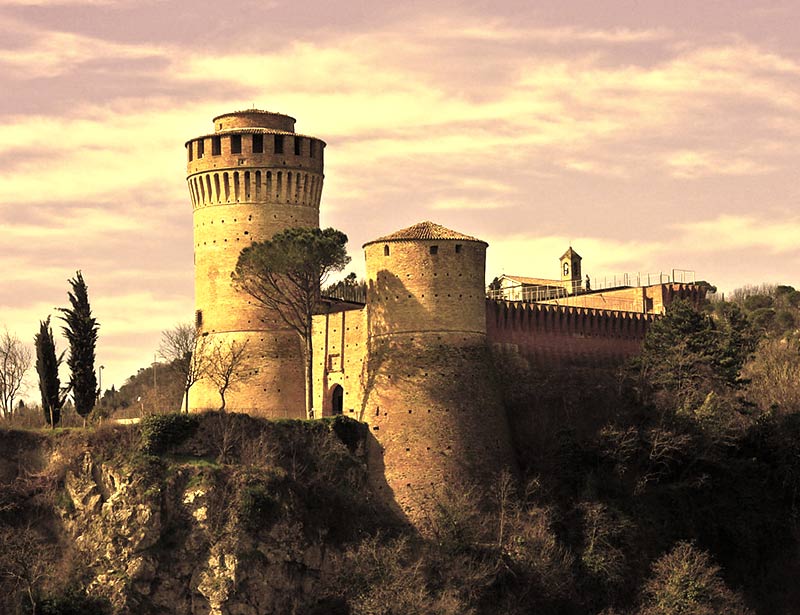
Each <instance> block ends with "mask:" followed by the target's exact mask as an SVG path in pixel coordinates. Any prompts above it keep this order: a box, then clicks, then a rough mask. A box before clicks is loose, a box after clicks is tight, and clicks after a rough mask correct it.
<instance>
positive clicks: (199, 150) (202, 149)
mask: <svg viewBox="0 0 800 615" xmlns="http://www.w3.org/2000/svg"><path fill="white" fill-rule="evenodd" d="M205 149H206V142H205V141H204V140H203V139H199V140H198V141H197V157H198V158H202V157H203V154H204V153H205Z"/></svg>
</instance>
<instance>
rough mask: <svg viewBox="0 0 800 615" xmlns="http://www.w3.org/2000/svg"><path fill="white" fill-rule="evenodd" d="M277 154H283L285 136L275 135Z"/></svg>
mask: <svg viewBox="0 0 800 615" xmlns="http://www.w3.org/2000/svg"><path fill="white" fill-rule="evenodd" d="M275 153H276V154H282V153H283V135H275Z"/></svg>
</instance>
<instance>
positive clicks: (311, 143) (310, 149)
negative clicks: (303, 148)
mask: <svg viewBox="0 0 800 615" xmlns="http://www.w3.org/2000/svg"><path fill="white" fill-rule="evenodd" d="M314 145H315V144H314V139H309V140H308V155H309V156H310V157H311V158H313V157H314V150H315V149H316V147H314Z"/></svg>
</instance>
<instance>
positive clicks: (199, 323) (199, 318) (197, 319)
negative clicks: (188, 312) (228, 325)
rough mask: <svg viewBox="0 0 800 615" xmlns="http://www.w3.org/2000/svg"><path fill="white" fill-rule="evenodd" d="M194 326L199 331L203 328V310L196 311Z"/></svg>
mask: <svg viewBox="0 0 800 615" xmlns="http://www.w3.org/2000/svg"><path fill="white" fill-rule="evenodd" d="M194 326H195V327H197V328H198V329H199V328H200V327H202V326H203V310H196V311H195V313H194Z"/></svg>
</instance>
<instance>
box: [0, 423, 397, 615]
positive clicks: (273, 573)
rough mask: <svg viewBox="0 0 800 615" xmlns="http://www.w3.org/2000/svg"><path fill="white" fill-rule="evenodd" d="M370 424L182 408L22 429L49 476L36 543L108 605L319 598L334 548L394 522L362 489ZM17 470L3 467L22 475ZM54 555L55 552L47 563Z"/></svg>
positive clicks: (252, 614)
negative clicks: (50, 547)
mask: <svg viewBox="0 0 800 615" xmlns="http://www.w3.org/2000/svg"><path fill="white" fill-rule="evenodd" d="M158 421H161V422H160V423H159V422H158ZM154 425H155V426H154ZM365 435H366V432H365V430H363V427H362V426H361V425H359V424H357V423H355V422H352V421H337V422H314V423H312V422H300V421H295V422H283V423H281V422H277V423H270V422H267V421H259V420H255V419H250V418H249V417H246V416H242V415H230V416H226V415H207V416H203V417H200V418H195V417H192V418H188V417H182V416H179V417H178V418H177V419H175V418H174V417H173V418H163V419H156V422H155V423H153V424H149V425H144V426H142V427H125V428H119V427H117V428H107V429H104V430H100V431H97V432H94V433H91V434H77V433H73V434H61V435H60V436H53V435H51V436H41V437H38V438H33V437H27V438H26V442H25V443H24V445H21V446H19V455H18V457H20V458H22V457H25V456H27V457H30V458H34V457H36V458H38V459H39V460H40V462H39V467H38V468H36V470H37V472H38V473H39V474H40V475H49V476H51V477H53V478H52V480H50V481H49V482H48V485H50V489H51V490H52V494H51V497H49V499H48V501H49V502H52V509H51V514H50V515H49V518H50V521H49V522H48V523H47V525H48V526H49V527H50V528H52V530H51V531H50V532H49V536H45V535H44V534H40V536H39V538H40V539H41V542H42V544H45V543H47V542H50V543H53V542H55V543H62V544H71V545H72V549H74V553H73V554H72V555H71V556H70V558H68V559H69V560H70V561H72V567H73V569H74V570H75V571H78V572H75V574H73V576H77V577H80V579H81V581H82V585H83V586H84V587H85V588H86V590H87V591H88V593H89V594H90V595H93V596H100V597H104V598H105V599H107V601H108V603H110V606H111V609H112V610H113V612H114V613H137V614H142V613H174V614H178V615H183V614H186V615H189V614H191V615H212V614H214V615H222V614H231V615H234V614H235V615H257V614H261V613H291V612H296V611H297V609H298V608H299V607H300V605H303V604H305V605H308V604H309V603H312V602H313V601H314V598H313V594H314V591H313V590H314V587H315V585H316V584H318V583H319V582H320V579H321V578H322V577H323V576H325V575H326V574H327V573H329V572H330V571H331V558H330V556H329V554H330V552H331V551H332V550H333V551H335V550H336V549H337V548H338V547H339V546H341V545H342V544H344V543H346V542H347V541H348V540H350V539H351V538H353V537H356V536H358V535H361V534H363V533H364V532H366V531H370V532H371V531H373V530H374V529H375V524H376V523H377V524H382V523H386V522H387V521H388V522H389V525H391V523H392V521H391V515H390V514H388V513H387V512H386V511H385V510H384V509H382V508H381V506H380V505H379V504H377V503H376V502H375V500H374V498H373V497H372V494H371V492H370V489H369V487H368V482H367V480H366V470H365V466H364V463H363V459H364V443H365V440H364V437H365ZM12 468H13V463H12V462H7V463H6V467H5V469H6V472H5V473H3V472H0V474H5V475H4V476H2V477H0V478H4V479H6V481H11V482H13V481H18V480H19V479H20V477H21V476H23V475H24V474H25V472H26V470H24V469H21V470H22V471H21V472H15V471H13V469H12ZM12 475H14V476H13V477H12ZM7 484H10V483H9V482H7ZM20 506H24V505H23V504H20ZM43 508H47V506H46V505H43ZM40 512H41V511H40ZM0 514H2V513H0ZM45 516H47V515H45ZM3 521H4V522H5V523H6V524H11V525H13V523H14V519H13V518H7V519H4V520H3ZM43 525H44V524H42V526H43ZM60 555H62V556H63V555H64V554H63V553H61V554H60ZM63 565H65V564H64V557H59V554H58V553H56V555H55V556H54V557H53V558H52V562H51V569H55V568H58V566H63ZM33 589H34V591H35V592H40V593H41V592H43V591H44V590H45V589H46V587H45V585H44V584H40V586H39V587H34V588H33Z"/></svg>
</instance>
